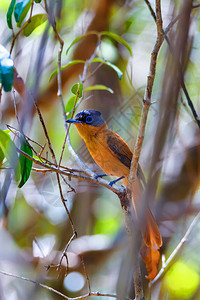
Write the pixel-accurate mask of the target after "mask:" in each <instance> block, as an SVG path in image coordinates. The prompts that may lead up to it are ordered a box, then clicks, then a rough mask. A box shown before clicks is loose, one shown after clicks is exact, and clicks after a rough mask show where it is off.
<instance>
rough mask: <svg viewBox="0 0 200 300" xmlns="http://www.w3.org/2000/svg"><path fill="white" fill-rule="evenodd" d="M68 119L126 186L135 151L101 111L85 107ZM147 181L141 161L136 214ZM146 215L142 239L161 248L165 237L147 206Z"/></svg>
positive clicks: (109, 172)
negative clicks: (109, 123)
mask: <svg viewBox="0 0 200 300" xmlns="http://www.w3.org/2000/svg"><path fill="white" fill-rule="evenodd" d="M67 123H73V124H75V125H76V128H77V130H78V132H79V134H80V136H81V137H82V139H83V140H84V142H85V144H86V146H87V149H88V150H89V153H90V155H91V156H92V158H93V159H94V161H95V162H96V163H97V165H99V166H100V167H101V169H102V170H103V171H104V172H105V173H106V174H107V175H111V176H117V177H119V178H120V179H122V182H123V184H124V185H125V186H127V183H128V177H129V173H130V167H131V160H132V156H133V153H132V151H131V150H130V148H129V146H128V144H127V143H126V142H125V141H124V140H123V139H122V138H121V137H120V136H119V135H118V134H117V133H115V132H113V131H112V130H110V129H108V126H107V124H106V122H105V120H104V119H103V118H102V115H101V112H99V111H97V110H92V109H89V110H83V111H81V112H79V113H77V114H76V116H75V117H74V119H68V120H67ZM144 185H145V176H144V173H143V171H142V168H141V166H140V164H138V169H137V178H136V181H135V183H134V187H133V193H132V195H133V206H134V209H135V213H136V216H138V214H139V209H140V200H141V196H142V192H143V186H144ZM144 216H145V219H144V225H143V226H141V228H140V230H141V234H142V237H143V241H144V243H145V245H146V246H147V247H150V248H151V249H155V250H156V249H159V248H160V247H161V246H162V237H161V234H160V231H159V228H158V225H157V223H156V221H155V218H154V216H153V214H152V212H151V210H150V209H149V207H145V209H144Z"/></svg>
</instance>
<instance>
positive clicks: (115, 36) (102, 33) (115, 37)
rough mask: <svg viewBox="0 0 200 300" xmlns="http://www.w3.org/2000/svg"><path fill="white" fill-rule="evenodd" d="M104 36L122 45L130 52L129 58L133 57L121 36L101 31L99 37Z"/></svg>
mask: <svg viewBox="0 0 200 300" xmlns="http://www.w3.org/2000/svg"><path fill="white" fill-rule="evenodd" d="M104 35H105V36H108V37H110V38H112V39H113V40H115V41H116V42H118V43H120V44H122V45H123V46H124V47H126V49H127V50H128V51H129V52H130V55H131V56H132V55H133V53H132V49H131V47H130V46H129V44H128V43H127V42H126V41H125V40H124V39H123V38H122V37H121V36H119V35H118V34H116V33H113V32H110V31H102V32H101V36H104Z"/></svg>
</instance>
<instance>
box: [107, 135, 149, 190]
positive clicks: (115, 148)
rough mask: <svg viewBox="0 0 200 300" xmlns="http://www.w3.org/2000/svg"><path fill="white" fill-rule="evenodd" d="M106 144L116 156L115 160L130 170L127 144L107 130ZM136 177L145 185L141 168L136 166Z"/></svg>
mask: <svg viewBox="0 0 200 300" xmlns="http://www.w3.org/2000/svg"><path fill="white" fill-rule="evenodd" d="M107 144H108V146H109V148H110V150H111V151H112V152H114V154H115V155H116V156H117V158H118V159H119V160H120V161H121V162H122V163H123V164H124V165H125V166H126V167H127V168H129V169H130V167H131V160H132V156H133V154H132V152H131V149H130V148H129V146H128V145H127V143H126V142H125V141H124V140H123V139H122V138H121V137H120V136H119V135H118V134H117V133H115V132H113V131H111V130H108V133H107ZM137 176H138V178H139V179H140V180H141V182H142V183H143V185H144V186H145V185H146V181H145V176H144V173H143V171H142V167H141V166H140V164H138V169H137Z"/></svg>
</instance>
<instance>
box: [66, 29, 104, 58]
mask: <svg viewBox="0 0 200 300" xmlns="http://www.w3.org/2000/svg"><path fill="white" fill-rule="evenodd" d="M89 35H99V32H96V31H90V32H87V33H86V34H83V35H81V36H78V37H77V38H75V39H74V40H73V42H72V43H71V44H70V46H69V47H68V48H67V51H66V55H67V54H68V52H69V50H70V49H71V47H72V46H74V45H75V44H76V43H78V42H79V41H80V40H82V39H83V38H85V37H86V36H89Z"/></svg>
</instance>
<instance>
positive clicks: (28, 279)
mask: <svg viewBox="0 0 200 300" xmlns="http://www.w3.org/2000/svg"><path fill="white" fill-rule="evenodd" d="M0 274H2V275H5V276H9V277H12V278H17V279H21V280H24V281H28V282H30V283H33V284H36V285H39V286H40V287H43V288H44V289H46V290H48V291H50V292H52V293H54V294H57V295H59V296H61V297H63V298H64V299H67V300H81V299H86V298H88V297H91V296H96V297H109V298H116V299H118V296H117V295H114V294H109V293H100V292H91V293H87V294H84V295H81V296H78V297H73V298H71V297H67V296H66V295H64V294H63V293H61V292H59V291H58V290H55V289H54V288H52V287H50V286H48V285H46V284H43V283H40V282H38V281H35V280H32V279H30V278H27V277H23V276H18V275H14V274H11V273H8V272H4V271H1V270H0ZM126 299H127V300H130V299H129V298H126Z"/></svg>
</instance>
